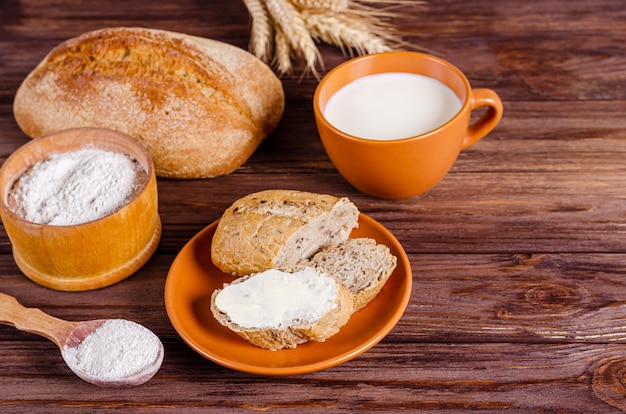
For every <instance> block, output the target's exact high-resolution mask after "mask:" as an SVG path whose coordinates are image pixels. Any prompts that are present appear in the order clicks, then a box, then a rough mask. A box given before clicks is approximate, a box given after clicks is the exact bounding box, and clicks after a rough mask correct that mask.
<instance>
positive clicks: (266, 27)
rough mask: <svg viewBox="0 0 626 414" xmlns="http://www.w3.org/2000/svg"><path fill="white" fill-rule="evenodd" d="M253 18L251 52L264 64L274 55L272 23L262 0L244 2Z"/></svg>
mask: <svg viewBox="0 0 626 414" xmlns="http://www.w3.org/2000/svg"><path fill="white" fill-rule="evenodd" d="M243 1H244V3H245V5H246V7H247V8H248V12H249V13H250V16H251V18H252V28H251V29H250V50H251V51H252V53H253V54H254V55H255V56H256V57H258V58H259V59H261V60H262V61H264V62H267V61H268V60H269V59H270V56H271V54H272V43H271V39H272V33H273V28H272V21H271V18H270V15H269V13H268V11H267V9H266V8H265V4H264V3H263V1H262V0H243Z"/></svg>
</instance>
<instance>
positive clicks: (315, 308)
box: [211, 267, 354, 350]
mask: <svg viewBox="0 0 626 414" xmlns="http://www.w3.org/2000/svg"><path fill="white" fill-rule="evenodd" d="M353 311H354V305H353V296H352V294H351V293H350V292H349V291H348V290H347V289H346V288H345V287H344V286H343V285H342V284H341V283H339V282H338V281H337V280H336V279H335V278H333V277H332V276H330V275H328V274H326V273H323V272H322V271H320V270H318V269H313V268H311V267H305V268H302V269H300V270H297V271H294V272H289V273H288V272H283V271H280V270H277V269H270V270H267V271H264V272H261V273H257V274H255V275H251V276H244V277H241V278H239V279H236V280H235V281H233V282H232V283H230V284H226V285H224V287H223V288H222V289H218V290H216V291H214V292H213V294H212V296H211V312H212V313H213V316H214V317H215V319H216V320H217V321H218V322H219V323H221V324H222V325H224V326H226V327H227V328H229V329H230V330H232V331H233V332H235V333H237V334H238V335H239V336H241V337H243V338H245V339H246V340H248V341H249V342H250V343H252V344H254V345H257V346H259V347H262V348H266V349H270V350H279V349H283V348H295V347H296V346H298V345H299V344H302V343H304V342H308V341H317V342H323V341H325V340H326V339H327V338H329V337H331V336H333V335H335V334H336V333H337V332H338V331H339V329H340V328H341V327H342V326H343V325H344V324H345V323H346V322H347V321H348V320H349V319H350V316H351V315H352V313H353Z"/></svg>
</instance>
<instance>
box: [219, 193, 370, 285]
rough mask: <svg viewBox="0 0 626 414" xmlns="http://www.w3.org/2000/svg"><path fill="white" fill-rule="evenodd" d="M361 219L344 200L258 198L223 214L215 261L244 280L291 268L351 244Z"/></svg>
mask: <svg viewBox="0 0 626 414" xmlns="http://www.w3.org/2000/svg"><path fill="white" fill-rule="evenodd" d="M358 217H359V210H358V209H357V207H356V206H355V205H354V204H353V203H352V202H351V201H350V200H348V199H347V198H345V197H343V198H338V197H334V196H332V195H325V194H315V193H307V192H301V191H291V190H266V191H261V192H258V193H253V194H250V195H247V196H245V197H243V198H241V199H239V200H237V201H235V202H234V203H233V204H232V205H231V206H230V207H229V208H228V209H226V211H225V212H224V214H223V215H222V218H221V219H220V222H219V223H218V225H217V228H216V230H215V235H214V236H213V242H212V245H211V258H212V260H213V263H214V264H215V265H216V266H217V267H218V268H219V269H220V270H222V271H223V272H226V273H232V274H235V275H239V276H244V275H249V274H253V273H258V272H261V271H264V270H267V269H272V268H280V269H289V268H291V267H292V266H294V265H295V264H296V263H298V262H299V261H301V260H303V259H307V258H309V257H311V256H312V255H313V254H314V253H316V252H317V251H318V250H319V249H321V248H323V247H326V246H333V245H336V244H339V243H341V242H342V241H344V240H346V239H347V238H348V237H349V236H350V232H351V231H352V230H353V229H354V228H355V227H357V226H358Z"/></svg>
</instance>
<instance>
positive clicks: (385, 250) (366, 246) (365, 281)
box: [304, 238, 398, 312]
mask: <svg viewBox="0 0 626 414" xmlns="http://www.w3.org/2000/svg"><path fill="white" fill-rule="evenodd" d="M397 261H398V259H397V258H396V256H394V255H392V254H391V252H390V251H389V247H387V246H385V245H384V244H378V243H376V241H375V240H374V239H369V238H358V239H348V240H346V241H344V242H342V243H341V244H339V245H338V246H330V247H327V248H324V249H322V250H321V251H319V252H318V253H316V254H315V255H314V256H313V257H312V258H311V259H309V260H306V261H305V262H304V265H306V266H313V267H315V268H316V269H319V270H320V271H321V272H325V273H327V274H330V275H333V277H335V278H336V279H337V280H338V281H339V282H340V283H341V284H343V285H344V286H345V287H346V288H347V289H348V290H349V291H350V293H351V294H352V295H353V296H354V310H355V312H356V311H358V310H359V309H361V308H363V307H364V306H365V305H367V304H368V303H370V301H371V300H372V299H374V298H375V297H376V296H377V295H378V293H380V290H381V289H382V288H383V286H384V285H385V283H386V282H387V279H389V276H391V274H392V273H393V271H394V269H395V268H396V265H397Z"/></svg>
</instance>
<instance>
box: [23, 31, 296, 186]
mask: <svg viewBox="0 0 626 414" xmlns="http://www.w3.org/2000/svg"><path fill="white" fill-rule="evenodd" d="M283 109H284V92H283V89H282V84H281V82H280V80H279V79H278V78H277V77H276V76H275V74H274V73H273V72H272V70H271V69H270V68H269V67H268V66H267V65H265V64H264V63H263V62H261V61H260V60H258V59H257V58H256V57H254V56H253V55H252V54H250V53H248V52H247V51H245V50H243V49H241V48H238V47H235V46H233V45H230V44H227V43H223V42H219V41H215V40H211V39H206V38H201V37H196V36H190V35H187V34H183V33H175V32H169V31H164V30H155V29H145V28H137V27H115V28H105V29H101V30H95V31H92V32H88V33H84V34H82V35H80V36H78V37H75V38H72V39H69V40H67V41H65V42H63V43H61V44H60V45H58V46H57V47H55V48H54V49H52V50H51V51H50V52H49V53H48V55H47V56H46V57H45V58H44V59H43V60H42V61H41V62H40V63H39V65H38V66H37V67H36V68H35V69H34V70H33V71H32V72H31V73H30V74H29V75H28V76H27V77H26V79H25V80H24V81H23V82H22V84H21V86H20V87H19V89H18V91H17V93H16V95H15V100H14V104H13V111H14V116H15V119H16V121H17V123H18V125H19V126H20V128H21V129H22V130H23V131H24V133H26V135H28V136H30V137H31V138H38V137H41V136H43V135H47V134H50V133H52V132H56V131H59V130H62V129H68V128H76V127H104V128H110V129H114V130H118V131H121V132H124V133H126V134H128V135H131V136H133V137H135V138H137V139H138V140H140V141H141V142H142V143H143V144H144V145H145V146H146V148H147V149H148V151H149V152H150V155H151V156H152V159H153V161H154V164H155V170H156V173H157V175H159V176H161V177H173V178H207V177H215V176H218V175H224V174H228V173H230V172H232V171H233V170H235V169H236V168H238V167H239V166H241V165H242V164H243V163H244V162H245V161H246V160H247V159H248V158H249V157H250V155H252V153H253V152H254V151H255V150H256V148H257V147H258V145H259V144H260V143H261V142H262V141H263V139H264V138H265V137H267V136H268V135H269V134H270V133H272V132H273V131H274V129H275V128H276V127H277V125H278V123H279V121H280V118H281V116H282V113H283Z"/></svg>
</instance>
